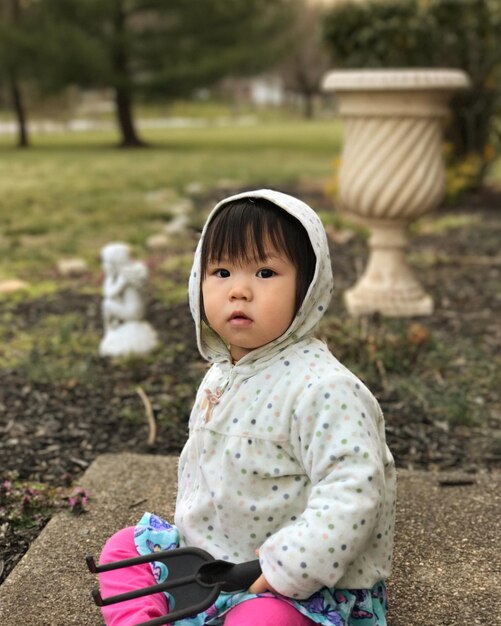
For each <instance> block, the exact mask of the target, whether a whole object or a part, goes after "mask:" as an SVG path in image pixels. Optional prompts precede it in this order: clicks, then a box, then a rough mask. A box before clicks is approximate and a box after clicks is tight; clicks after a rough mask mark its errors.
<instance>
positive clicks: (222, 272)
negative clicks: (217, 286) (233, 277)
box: [214, 268, 230, 278]
mask: <svg viewBox="0 0 501 626" xmlns="http://www.w3.org/2000/svg"><path fill="white" fill-rule="evenodd" d="M214 276H217V277H218V278H228V277H229V276H230V272H229V271H228V270H225V269H223V268H219V269H217V270H215V272H214Z"/></svg>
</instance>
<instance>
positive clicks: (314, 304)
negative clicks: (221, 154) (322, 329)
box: [189, 189, 333, 369]
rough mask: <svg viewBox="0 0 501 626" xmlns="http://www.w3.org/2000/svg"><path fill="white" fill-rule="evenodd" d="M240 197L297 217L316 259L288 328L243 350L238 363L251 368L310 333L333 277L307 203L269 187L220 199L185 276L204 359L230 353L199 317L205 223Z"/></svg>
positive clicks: (215, 360) (325, 303)
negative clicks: (267, 203)
mask: <svg viewBox="0 0 501 626" xmlns="http://www.w3.org/2000/svg"><path fill="white" fill-rule="evenodd" d="M241 198H264V199H266V200H269V201H270V202H273V204H275V205H276V206H277V207H279V208H281V209H283V210H284V211H286V212H287V213H290V214H291V215H292V216H293V217H295V218H296V219H297V220H299V221H300V222H301V224H302V225H303V227H304V228H305V230H306V232H307V233H308V236H309V238H310V241H311V245H312V247H313V251H314V253H315V256H316V260H317V262H316V267H315V274H314V276H313V280H312V282H311V284H310V287H309V289H308V292H307V294H306V296H305V298H304V301H303V303H302V305H301V307H300V309H299V311H298V312H297V314H296V317H295V318H294V320H293V321H292V324H291V325H290V326H289V328H288V329H287V330H286V331H285V333H284V334H283V335H281V336H280V337H278V338H277V339H275V340H274V341H272V342H270V343H268V344H266V345H264V346H262V347H260V348H257V349H256V350H252V352H250V353H249V354H246V355H245V356H244V357H243V358H242V359H240V360H239V361H238V366H239V367H240V366H244V365H246V364H247V365H251V366H252V369H255V365H256V363H257V361H259V360H262V359H263V358H264V359H265V360H268V359H269V358H270V356H273V355H275V354H276V353H277V352H280V351H281V350H283V349H284V348H285V347H286V346H287V345H289V344H290V343H291V342H293V341H297V340H298V339H301V338H303V337H306V336H308V335H311V334H312V332H313V330H314V329H315V327H316V326H317V324H318V322H319V321H320V319H321V318H322V316H323V314H324V312H325V311H326V309H327V307H328V306H329V302H330V300H331V296H332V291H333V280H332V268H331V261H330V255H329V246H328V243H327V236H326V234H325V230H324V227H323V225H322V222H321V221H320V218H319V217H318V215H317V214H316V213H315V211H313V209H311V208H310V207H309V206H308V205H307V204H305V203H304V202H302V201H301V200H298V199H297V198H294V197H293V196H289V195H287V194H285V193H282V192H280V191H274V190H271V189H258V190H256V191H248V192H244V193H240V194H237V195H234V196H231V197H229V198H226V199H224V200H222V201H221V202H219V203H218V204H217V205H216V206H215V207H214V209H213V210H212V212H211V213H210V215H209V217H208V218H207V221H206V223H205V226H204V229H203V231H202V235H201V238H200V241H199V242H198V246H197V249H196V252H195V258H194V262H193V267H192V270H191V275H190V280H189V300H190V309H191V314H192V316H193V319H194V321H195V325H196V333H197V344H198V349H199V350H200V354H201V355H202V356H203V358H204V359H206V360H207V361H209V362H211V363H223V362H225V361H227V362H229V363H231V356H230V353H229V350H228V348H227V346H226V344H225V343H224V341H223V340H222V339H221V338H220V337H219V335H217V334H216V333H215V332H214V331H213V330H212V329H211V328H210V327H209V326H207V324H206V323H205V322H203V321H202V315H201V307H200V304H201V303H200V279H201V251H202V242H203V238H204V236H205V233H206V231H207V226H208V224H209V223H210V222H211V220H212V218H213V217H214V215H215V214H216V213H217V211H218V210H219V209H220V208H221V207H222V206H223V205H224V204H227V203H228V202H231V201H233V200H238V199H241Z"/></svg>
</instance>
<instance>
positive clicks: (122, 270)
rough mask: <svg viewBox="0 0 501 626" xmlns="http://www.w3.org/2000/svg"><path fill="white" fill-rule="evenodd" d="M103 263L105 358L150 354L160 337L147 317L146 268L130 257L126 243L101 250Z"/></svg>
mask: <svg viewBox="0 0 501 626" xmlns="http://www.w3.org/2000/svg"><path fill="white" fill-rule="evenodd" d="M101 259H102V261H103V270H104V284H103V303H102V313H103V324H104V337H103V339H102V341H101V345H100V346H99V353H100V355H101V356H112V357H117V356H130V355H133V354H147V353H148V352H150V351H151V350H153V348H155V346H156V345H157V341H158V339H157V334H156V332H155V330H154V329H153V328H152V326H151V325H150V324H149V323H148V322H146V321H145V320H144V319H143V317H144V313H145V305H144V295H143V290H144V285H145V282H146V278H147V276H148V270H147V268H146V265H145V264H144V263H142V262H141V261H134V260H132V259H131V258H130V251H129V247H128V246H127V244H125V243H110V244H108V245H106V246H105V247H104V248H103V249H102V251H101Z"/></svg>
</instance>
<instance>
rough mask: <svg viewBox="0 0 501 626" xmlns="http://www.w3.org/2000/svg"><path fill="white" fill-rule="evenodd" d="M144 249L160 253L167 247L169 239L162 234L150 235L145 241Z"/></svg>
mask: <svg viewBox="0 0 501 626" xmlns="http://www.w3.org/2000/svg"><path fill="white" fill-rule="evenodd" d="M146 247H147V248H148V249H149V250H153V251H155V252H162V251H164V250H166V249H167V248H168V247H169V238H168V237H167V235H164V234H162V233H158V234H156V235H151V237H148V239H147V240H146Z"/></svg>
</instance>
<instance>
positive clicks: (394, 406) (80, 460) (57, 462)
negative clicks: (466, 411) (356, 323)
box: [0, 189, 501, 582]
mask: <svg viewBox="0 0 501 626" xmlns="http://www.w3.org/2000/svg"><path fill="white" fill-rule="evenodd" d="M290 191H291V192H292V193H294V192H296V193H298V195H302V197H304V198H305V200H306V201H310V202H311V203H312V204H314V205H315V206H316V207H317V208H323V209H328V208H329V202H328V201H327V200H326V199H325V198H324V197H322V196H321V194H317V195H315V194H314V193H313V192H311V193H310V194H309V196H310V197H308V194H306V193H303V194H300V193H299V192H298V191H297V190H293V189H291V190H290ZM203 200H204V203H205V204H206V203H207V200H208V199H207V198H204V199H203ZM500 209H501V196H500V195H499V194H496V193H495V192H492V191H488V190H487V191H485V192H484V193H483V194H481V195H477V196H476V197H474V198H470V199H468V202H465V203H464V205H463V206H460V207H455V208H454V209H442V210H441V213H442V214H444V215H447V214H453V215H459V214H461V213H462V212H464V213H466V212H468V213H471V212H472V211H475V212H476V213H477V214H479V215H480V216H481V227H476V228H471V229H470V228H468V227H464V228H458V229H454V230H452V231H447V232H445V233H443V234H442V235H436V234H435V235H434V234H430V235H423V234H422V235H420V236H419V237H416V238H415V239H413V241H412V250H413V252H419V251H423V250H428V249H430V250H434V251H435V252H436V254H439V255H443V257H444V259H445V258H446V257H447V258H448V260H447V261H446V260H444V262H443V263H442V262H441V261H440V257H438V261H437V259H435V263H434V265H433V268H432V269H430V270H427V269H426V268H421V271H420V278H421V280H422V281H423V283H424V284H425V286H426V288H427V290H428V291H429V292H430V293H431V294H432V295H433V297H434V299H435V303H436V312H435V313H434V315H433V316H431V317H430V318H427V319H426V320H423V324H426V328H427V329H428V330H429V331H430V332H431V333H433V334H435V335H437V336H439V337H441V338H442V339H443V340H445V341H447V342H453V341H454V339H455V337H457V336H458V335H461V336H467V337H471V338H472V341H478V342H480V343H481V344H482V346H483V349H484V350H485V351H486V353H487V354H491V355H492V358H493V359H494V358H496V355H497V354H499V351H500V347H501V331H500V328H499V319H500V318H499V313H500V309H501V299H500V290H499V285H500V284H501V262H500V256H499V240H500V239H499V236H500V234H501V233H500V230H501V213H500ZM365 254H366V248H365V244H363V243H362V242H360V240H359V239H354V240H352V241H350V242H348V243H346V244H343V245H337V246H335V248H334V249H333V262H334V270H335V276H336V286H337V288H338V291H342V290H344V289H345V288H347V287H348V286H349V285H351V284H353V282H354V281H355V278H356V271H357V267H359V265H357V263H359V262H358V261H357V259H359V258H360V256H361V255H362V256H363V255H365ZM451 259H452V260H453V261H452V262H451ZM454 259H455V260H456V261H454ZM495 284H497V285H498V290H497V292H496V290H495V289H491V288H487V286H488V285H495ZM71 311H78V312H85V316H86V320H87V323H88V325H89V328H90V329H93V330H96V329H98V330H99V331H100V329H101V319H100V298H99V297H96V296H91V295H85V294H82V293H80V292H79V291H78V290H77V289H67V290H65V291H61V292H58V293H56V294H54V295H51V296H47V297H43V298H40V299H38V300H36V301H31V302H23V303H20V304H18V306H17V307H16V309H15V319H16V328H23V327H24V328H29V327H31V326H33V325H34V324H36V323H37V321H39V320H40V319H41V318H42V317H43V316H45V315H47V314H49V313H52V314H56V315H57V314H65V313H68V312H71ZM334 312H335V313H336V314H338V315H339V316H340V317H346V313H345V311H344V309H343V307H342V303H341V301H340V299H339V298H338V300H337V301H336V303H335V304H334ZM148 319H149V320H150V321H151V322H152V324H153V325H154V327H155V328H156V329H157V330H158V331H159V334H160V339H161V341H162V343H164V344H168V345H172V346H173V349H172V351H171V352H170V353H169V354H170V356H169V358H166V359H163V360H155V359H150V360H148V361H146V362H143V361H139V360H137V361H134V362H130V363H127V364H126V365H117V364H114V363H112V362H110V361H109V360H106V359H100V358H99V357H98V356H97V355H96V356H95V357H93V358H92V359H91V361H90V362H89V363H88V364H87V365H88V368H89V369H90V370H91V371H92V377H93V381H94V382H93V384H92V385H86V384H81V383H80V382H79V381H78V380H69V381H68V380H64V381H60V382H51V383H48V382H45V383H43V382H37V383H34V382H32V381H31V380H28V379H27V378H26V376H25V375H24V374H23V372H22V371H18V370H7V371H5V370H4V371H1V372H0V458H1V463H0V465H1V467H2V471H3V472H5V473H6V475H12V474H13V473H14V474H15V475H16V476H17V477H18V478H19V479H20V480H29V481H37V482H41V483H44V484H50V485H53V486H64V485H69V484H71V483H78V479H79V477H80V476H81V475H82V473H83V472H84V471H85V469H86V468H87V467H88V466H89V465H90V463H92V461H93V460H94V459H95V458H96V456H98V455H99V454H102V453H108V452H120V451H126V450H127V451H135V452H139V453H152V454H156V453H158V454H167V453H178V452H179V450H180V449H181V447H182V445H183V443H184V441H185V437H186V424H187V418H188V415H189V411H190V404H191V401H192V398H193V389H194V388H195V386H196V384H197V382H198V381H199V380H200V378H201V376H202V372H203V368H204V366H203V364H202V363H201V360H200V357H199V355H198V351H197V348H196V345H195V338H194V333H193V323H192V320H191V317H190V313H189V309H188V307H187V305H185V304H182V305H176V306H175V307H170V308H167V307H166V306H165V305H164V304H163V303H161V302H158V301H152V302H151V303H150V306H149V308H148ZM371 323H373V324H377V320H375V321H374V320H372V322H371ZM176 345H178V349H175V346H176ZM42 357H43V355H42ZM465 358H467V356H466V357H465ZM166 381H167V382H166ZM138 386H147V388H148V397H149V399H150V401H151V404H152V409H153V412H154V414H155V415H156V417H157V420H158V433H157V437H156V440H155V443H154V445H148V443H147V436H148V426H147V421H146V418H143V416H144V414H145V411H144V406H143V404H142V401H141V399H140V397H139V395H138V394H137V392H136V388H137V387H138ZM374 391H375V393H376V395H377V396H378V398H379V400H380V402H381V404H382V407H383V410H384V411H385V414H386V418H387V425H388V441H389V445H390V447H391V449H392V451H393V453H394V455H395V458H396V462H397V465H398V466H400V467H413V468H423V469H430V468H431V469H438V470H441V469H448V468H452V467H454V468H457V467H460V468H462V469H464V470H465V471H468V472H476V471H481V470H482V471H483V470H487V471H488V470H490V469H492V468H494V467H497V466H498V465H499V461H500V451H499V450H496V449H493V445H492V436H493V434H494V433H495V432H496V430H497V429H499V420H500V419H501V407H500V397H499V385H498V386H497V388H495V389H490V390H489V391H488V393H487V394H485V393H484V396H483V398H482V399H481V400H482V402H484V403H485V404H486V405H487V406H488V407H489V408H490V411H489V412H488V418H487V419H486V420H485V422H484V423H482V424H480V425H474V426H472V425H465V424H458V425H456V426H450V425H448V424H444V423H443V421H440V420H439V419H433V418H432V417H430V416H429V415H427V414H426V413H425V412H424V411H423V409H422V407H419V406H416V403H415V402H413V401H412V399H409V401H408V402H407V401H405V400H403V399H402V398H401V397H400V396H398V394H395V392H394V389H392V388H391V385H390V386H389V387H388V386H385V385H384V384H381V385H380V386H379V388H376V389H374ZM169 402H171V404H172V406H173V407H174V408H173V409H172V411H171V413H170V414H169V416H168V419H166V417H165V415H163V411H164V409H165V406H166V405H168V404H169ZM127 409H129V413H130V414H131V415H134V416H136V418H135V419H125V418H124V417H123V415H124V411H127ZM2 519H3V518H2V512H1V509H0V582H2V581H3V579H4V578H5V577H6V576H7V575H8V573H9V572H10V571H11V570H12V568H13V567H14V566H15V564H16V563H17V562H18V560H19V559H20V558H21V556H22V554H23V553H24V552H25V551H26V550H27V548H28V547H29V545H30V543H31V541H32V540H33V539H34V538H35V537H36V536H37V534H38V533H39V532H40V530H41V528H42V527H43V525H44V524H45V523H46V521H47V519H48V516H45V517H44V516H42V518H41V519H38V520H36V521H35V520H34V521H33V526H31V527H25V528H22V529H17V530H14V529H13V527H12V525H10V524H9V523H8V522H6V521H3V523H2ZM2 570H3V572H2Z"/></svg>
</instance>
